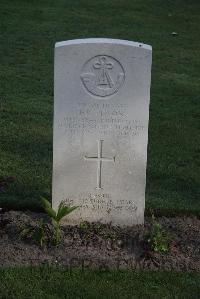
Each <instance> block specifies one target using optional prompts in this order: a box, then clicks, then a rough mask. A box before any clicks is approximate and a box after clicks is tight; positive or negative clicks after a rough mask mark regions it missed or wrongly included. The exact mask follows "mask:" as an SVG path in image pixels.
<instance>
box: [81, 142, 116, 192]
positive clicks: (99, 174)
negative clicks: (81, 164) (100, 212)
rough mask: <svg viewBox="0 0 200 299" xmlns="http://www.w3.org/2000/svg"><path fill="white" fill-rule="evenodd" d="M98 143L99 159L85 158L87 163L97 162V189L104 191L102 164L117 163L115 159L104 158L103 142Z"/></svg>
mask: <svg viewBox="0 0 200 299" xmlns="http://www.w3.org/2000/svg"><path fill="white" fill-rule="evenodd" d="M97 142H98V154H97V157H87V156H85V157H84V159H85V160H87V161H92V162H93V161H94V162H97V187H96V189H102V186H101V168H102V162H115V157H113V158H106V157H102V148H103V140H98V141H97Z"/></svg>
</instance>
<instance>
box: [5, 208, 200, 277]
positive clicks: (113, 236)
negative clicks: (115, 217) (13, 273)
mask: <svg viewBox="0 0 200 299" xmlns="http://www.w3.org/2000/svg"><path fill="white" fill-rule="evenodd" d="M41 219H44V220H46V221H47V222H48V224H46V226H45V227H46V228H45V231H46V234H47V236H48V238H47V243H46V244H45V245H43V246H40V244H39V243H38V242H37V241H36V240H35V239H34V238H33V237H30V236H28V235H26V236H25V237H23V238H22V234H21V233H22V231H23V230H24V228H27V227H31V228H32V229H36V228H37V227H38V223H39V221H40V220H41ZM157 221H158V222H159V223H160V224H161V225H162V227H163V228H164V229H165V230H166V231H167V233H168V234H169V235H170V237H171V241H170V246H169V251H168V252H167V253H159V252H154V251H153V250H152V249H151V248H150V247H149V244H148V243H147V242H146V241H145V240H146V239H145V235H146V232H148V231H149V229H150V228H151V218H146V219H145V225H144V226H134V227H127V228H119V227H113V226H111V225H102V224H99V223H93V224H90V225H89V224H87V223H84V224H82V225H81V226H73V227H72V226H65V227H62V241H61V243H60V245H58V246H55V245H53V244H52V243H51V242H49V240H50V239H51V237H52V235H53V231H52V226H51V224H50V221H49V220H48V217H47V216H46V215H44V214H41V213H40V214H38V213H33V212H21V211H9V212H5V213H1V214H0V266H17V265H40V264H50V265H61V266H68V267H73V266H81V267H83V268H84V267H95V268H96V267H98V268H102V269H104V268H105V269H107V268H112V269H116V268H117V269H122V268H132V269H151V270H157V269H159V270H161V269H162V270H176V271H200V220H199V219H197V218H196V217H175V218H166V217H160V218H158V219H157Z"/></svg>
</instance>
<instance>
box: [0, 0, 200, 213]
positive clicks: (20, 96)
mask: <svg viewBox="0 0 200 299" xmlns="http://www.w3.org/2000/svg"><path fill="white" fill-rule="evenodd" d="M199 11H200V1H199V0H190V1H188V0H166V1H163V0H143V1H141V0H99V1H98V0H68V1H65V0H57V1H53V0H41V1H37V0H33V1H26V0H12V1H8V0H1V2H0V20H1V21H0V24H1V25H0V26H1V27H0V116H1V117H0V142H1V146H0V176H15V177H16V181H15V183H14V184H13V185H12V186H11V187H10V188H9V190H8V191H7V192H6V193H4V194H3V193H1V194H0V204H1V206H4V207H6V206H7V207H10V208H31V209H35V210H36V209H38V208H39V207H40V204H39V198H40V196H41V195H44V194H49V196H51V173H52V122H53V60H54V57H53V54H54V44H55V42H56V41H62V40H67V39H74V38H85V37H112V38H120V39H128V40H134V41H141V42H144V43H147V44H151V45H152V46H153V70H152V88H151V106H150V127H149V147H148V168H147V189H146V206H147V209H148V208H150V207H151V208H154V209H156V210H157V211H160V212H161V213H162V214H164V213H165V212H168V213H169V214H170V213H171V214H172V213H182V212H185V213H197V214H200V204H199V201H198V187H199V184H198V183H199V179H200V174H199V173H198V171H197V169H198V168H197V165H198V163H199V160H198V155H199V148H198V135H197V134H198V108H199V94H200V79H199V69H200V56H199V53H200V43H199V32H200V14H199ZM172 32H177V33H178V35H175V36H174V35H172V34H171V33H172Z"/></svg>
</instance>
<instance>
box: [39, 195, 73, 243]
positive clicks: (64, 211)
mask: <svg viewBox="0 0 200 299" xmlns="http://www.w3.org/2000/svg"><path fill="white" fill-rule="evenodd" d="M42 205H43V208H44V210H45V212H46V213H47V215H48V216H49V217H50V218H51V221H52V224H53V227H54V244H55V245H58V244H59V243H60V241H61V227H60V222H61V220H62V219H63V217H65V216H66V215H69V214H70V213H71V212H73V211H74V210H76V209H77V208H78V206H73V207H70V206H67V205H66V204H65V203H64V202H61V203H60V205H59V207H58V210H57V212H56V211H55V210H54V209H53V208H52V207H51V203H50V202H49V201H48V200H47V199H46V198H42Z"/></svg>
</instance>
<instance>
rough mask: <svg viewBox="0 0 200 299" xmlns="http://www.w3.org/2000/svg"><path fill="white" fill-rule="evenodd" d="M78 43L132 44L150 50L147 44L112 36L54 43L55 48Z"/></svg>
mask: <svg viewBox="0 0 200 299" xmlns="http://www.w3.org/2000/svg"><path fill="white" fill-rule="evenodd" d="M80 44H115V45H125V46H133V47H138V48H142V49H146V50H150V51H152V47H151V46H150V45H147V44H143V43H139V42H133V41H129V40H122V39H113V38H85V39H72V40H66V41H61V42H57V43H56V44H55V48H59V47H64V46H69V45H80Z"/></svg>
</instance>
